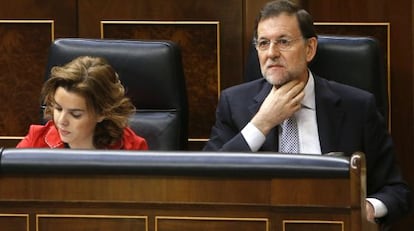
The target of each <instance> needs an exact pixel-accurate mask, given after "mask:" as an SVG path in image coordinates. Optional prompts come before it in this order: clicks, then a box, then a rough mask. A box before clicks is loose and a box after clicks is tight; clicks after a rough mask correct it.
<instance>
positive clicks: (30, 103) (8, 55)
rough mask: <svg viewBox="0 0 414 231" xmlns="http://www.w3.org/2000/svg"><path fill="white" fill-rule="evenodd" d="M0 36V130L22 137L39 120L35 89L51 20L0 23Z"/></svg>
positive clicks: (38, 85) (40, 80) (43, 63)
mask: <svg viewBox="0 0 414 231" xmlns="http://www.w3.org/2000/svg"><path fill="white" fill-rule="evenodd" d="M0 34H1V35H2V36H1V37H0V69H1V70H3V71H1V72H0V98H1V99H7V100H4V101H3V102H2V103H1V104H0V111H1V112H2V113H1V114H0V131H1V135H22V134H24V133H26V131H27V127H28V125H29V124H32V123H38V121H40V116H39V105H40V101H39V98H40V97H39V96H40V94H39V93H40V92H39V89H40V88H41V85H42V83H43V79H44V75H43V73H44V67H45V66H46V62H47V60H46V55H45V54H46V53H47V49H48V48H49V45H50V43H51V41H52V40H53V21H50V20H37V21H34V20H12V21H11V20H3V21H1V20H0ZM35 105H38V106H37V107H36V106H35ZM22 125H23V126H22Z"/></svg>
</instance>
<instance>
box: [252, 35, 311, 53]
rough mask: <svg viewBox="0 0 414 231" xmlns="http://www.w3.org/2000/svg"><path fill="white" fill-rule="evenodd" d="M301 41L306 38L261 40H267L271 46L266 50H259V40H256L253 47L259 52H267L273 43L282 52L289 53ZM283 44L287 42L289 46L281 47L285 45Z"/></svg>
mask: <svg viewBox="0 0 414 231" xmlns="http://www.w3.org/2000/svg"><path fill="white" fill-rule="evenodd" d="M300 39H305V38H304V37H297V38H293V39H287V38H278V39H276V40H270V39H260V40H261V41H263V40H265V41H266V42H268V43H269V44H268V45H266V46H267V47H266V48H259V42H260V41H259V40H257V39H256V38H255V39H254V40H253V45H254V46H255V47H256V49H257V50H258V51H267V50H269V48H270V45H271V44H272V43H273V44H274V45H276V47H277V48H278V49H279V50H281V51H288V50H289V49H290V48H292V45H293V43H294V42H296V41H298V40H300ZM282 42H287V43H288V44H287V45H286V47H281V44H283V43H282Z"/></svg>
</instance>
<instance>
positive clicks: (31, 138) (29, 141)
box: [16, 121, 148, 150]
mask: <svg viewBox="0 0 414 231" xmlns="http://www.w3.org/2000/svg"><path fill="white" fill-rule="evenodd" d="M16 147H17V148H64V143H63V142H62V140H61V139H60V136H59V133H58V131H57V129H56V126H55V124H54V123H53V121H48V122H47V123H46V125H31V126H30V129H29V133H28V134H27V135H26V137H24V139H23V140H22V141H20V142H19V143H18V144H17V146H16ZM107 149H123V150H148V145H147V141H146V140H145V139H144V138H142V137H140V136H138V135H136V134H135V133H134V131H132V130H131V129H130V128H125V129H124V135H123V137H122V140H121V141H120V142H119V143H116V144H115V145H111V146H109V147H107Z"/></svg>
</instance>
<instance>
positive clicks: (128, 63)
mask: <svg viewBox="0 0 414 231" xmlns="http://www.w3.org/2000/svg"><path fill="white" fill-rule="evenodd" d="M82 55H90V56H101V57H104V58H106V59H107V60H108V62H109V63H110V64H111V65H112V66H113V67H114V68H115V70H116V71H117V72H118V74H119V76H120V79H121V82H122V84H123V85H124V87H125V89H126V94H127V95H128V96H129V97H130V98H131V100H132V102H133V104H134V105H135V106H136V108H137V111H136V114H135V115H134V116H132V118H130V121H129V122H130V127H131V128H132V129H133V130H134V131H135V132H136V133H137V134H138V135H140V136H142V137H144V138H145V139H146V140H147V142H148V145H149V149H150V150H185V149H186V146H187V140H188V106H187V92H186V85H185V78H184V73H183V68H182V61H181V52H180V49H179V47H178V46H177V45H176V44H174V43H173V42H171V41H136V40H110V39H82V38H63V39H58V40H55V41H54V42H53V44H52V45H51V47H50V50H49V58H48V64H47V68H46V78H48V75H49V73H50V69H51V67H53V66H55V65H64V64H66V63H67V62H69V61H71V60H72V59H74V58H76V57H78V56H82Z"/></svg>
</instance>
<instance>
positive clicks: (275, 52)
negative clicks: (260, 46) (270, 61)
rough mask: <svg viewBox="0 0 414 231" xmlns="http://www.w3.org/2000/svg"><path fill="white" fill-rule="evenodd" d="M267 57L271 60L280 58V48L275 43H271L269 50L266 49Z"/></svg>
mask: <svg viewBox="0 0 414 231" xmlns="http://www.w3.org/2000/svg"><path fill="white" fill-rule="evenodd" d="M267 55H268V56H269V57H271V58H274V57H279V56H280V48H279V46H278V44H276V43H275V42H271V43H270V45H269V49H267Z"/></svg>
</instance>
